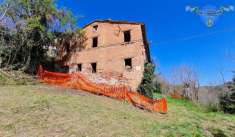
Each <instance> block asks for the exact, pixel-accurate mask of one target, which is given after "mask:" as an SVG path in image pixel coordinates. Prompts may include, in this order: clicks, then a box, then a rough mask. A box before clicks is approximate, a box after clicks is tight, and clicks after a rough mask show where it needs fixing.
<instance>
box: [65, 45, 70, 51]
mask: <svg viewBox="0 0 235 137" xmlns="http://www.w3.org/2000/svg"><path fill="white" fill-rule="evenodd" d="M65 50H66V52H67V53H69V52H70V46H69V44H68V43H65Z"/></svg>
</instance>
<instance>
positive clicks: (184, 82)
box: [173, 65, 200, 101]
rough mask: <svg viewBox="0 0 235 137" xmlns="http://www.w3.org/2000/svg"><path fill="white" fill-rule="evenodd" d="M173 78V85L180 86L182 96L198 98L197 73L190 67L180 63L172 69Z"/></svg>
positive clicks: (192, 98)
mask: <svg viewBox="0 0 235 137" xmlns="http://www.w3.org/2000/svg"><path fill="white" fill-rule="evenodd" d="M173 79H174V84H175V85H181V86H182V91H181V92H182V93H181V94H182V96H184V97H185V98H188V99H190V100H194V101H197V100H198V91H199V87H200V84H199V80H198V76H197V73H196V72H195V71H194V70H193V68H192V67H190V66H187V65H181V66H179V67H177V68H174V69H173Z"/></svg>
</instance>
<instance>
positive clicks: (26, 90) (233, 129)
mask: <svg viewBox="0 0 235 137" xmlns="http://www.w3.org/2000/svg"><path fill="white" fill-rule="evenodd" d="M168 102H169V112H168V114H166V115H162V114H158V113H150V112H146V111H144V110H139V109H136V108H134V107H132V106H131V105H129V104H127V103H125V102H120V101H116V100H113V99H110V98H106V97H102V96H96V95H92V94H88V93H85V92H79V91H76V90H71V89H64V88H59V87H49V86H46V85H35V86H1V87H0V136H4V137H8V136H16V135H17V136H30V137H34V136H48V137H51V136H59V137H67V136H72V137H77V136H78V137H86V136H87V137H98V136H99V137H122V136H123V137H156V136H162V137H167V136H169V137H174V136H175V137H179V136H186V137H200V136H212V137H213V136H215V137H223V136H230V137H232V136H235V116H234V115H233V116H232V115H225V114H222V113H215V112H207V111H206V110H204V109H202V108H201V107H198V106H195V105H193V104H191V103H190V102H187V101H185V100H181V101H179V100H174V99H170V98H168Z"/></svg>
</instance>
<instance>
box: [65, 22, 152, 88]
mask: <svg viewBox="0 0 235 137" xmlns="http://www.w3.org/2000/svg"><path fill="white" fill-rule="evenodd" d="M83 29H84V31H85V33H86V37H87V38H88V39H87V41H86V42H85V45H86V48H85V49H84V50H82V51H79V52H76V53H75V54H73V55H72V57H71V59H70V60H69V62H68V64H67V65H68V66H69V69H70V72H74V71H79V69H81V72H82V73H83V74H85V75H86V76H87V77H88V78H90V79H91V80H93V81H94V82H96V83H105V84H111V85H117V84H125V85H128V86H130V87H131V88H132V89H134V90H135V89H137V87H138V85H139V84H140V82H141V80H142V77H143V71H144V63H145V62H146V61H149V60H150V56H149V47H148V44H147V40H146V36H145V27H144V24H142V23H131V22H121V21H110V20H105V21H94V22H92V23H90V24H88V25H86V26H85V27H84V28H83ZM124 33H126V38H125V36H124V35H125V34H124ZM128 33H129V34H128ZM125 39H126V41H129V40H130V42H125V41H124V40H125ZM93 46H95V47H93ZM96 46H97V47H96ZM125 59H126V60H125ZM91 63H96V64H93V69H92V65H91ZM79 64H80V66H79ZM92 71H93V73H92ZM94 71H96V72H94Z"/></svg>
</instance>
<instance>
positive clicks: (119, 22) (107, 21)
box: [83, 19, 144, 28]
mask: <svg viewBox="0 0 235 137" xmlns="http://www.w3.org/2000/svg"><path fill="white" fill-rule="evenodd" d="M96 22H99V23H112V24H134V25H144V23H142V22H131V21H120V20H110V19H107V20H94V21H92V22H90V23H88V24H87V25H85V26H84V27H83V28H86V27H87V26H89V25H91V24H93V23H96Z"/></svg>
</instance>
